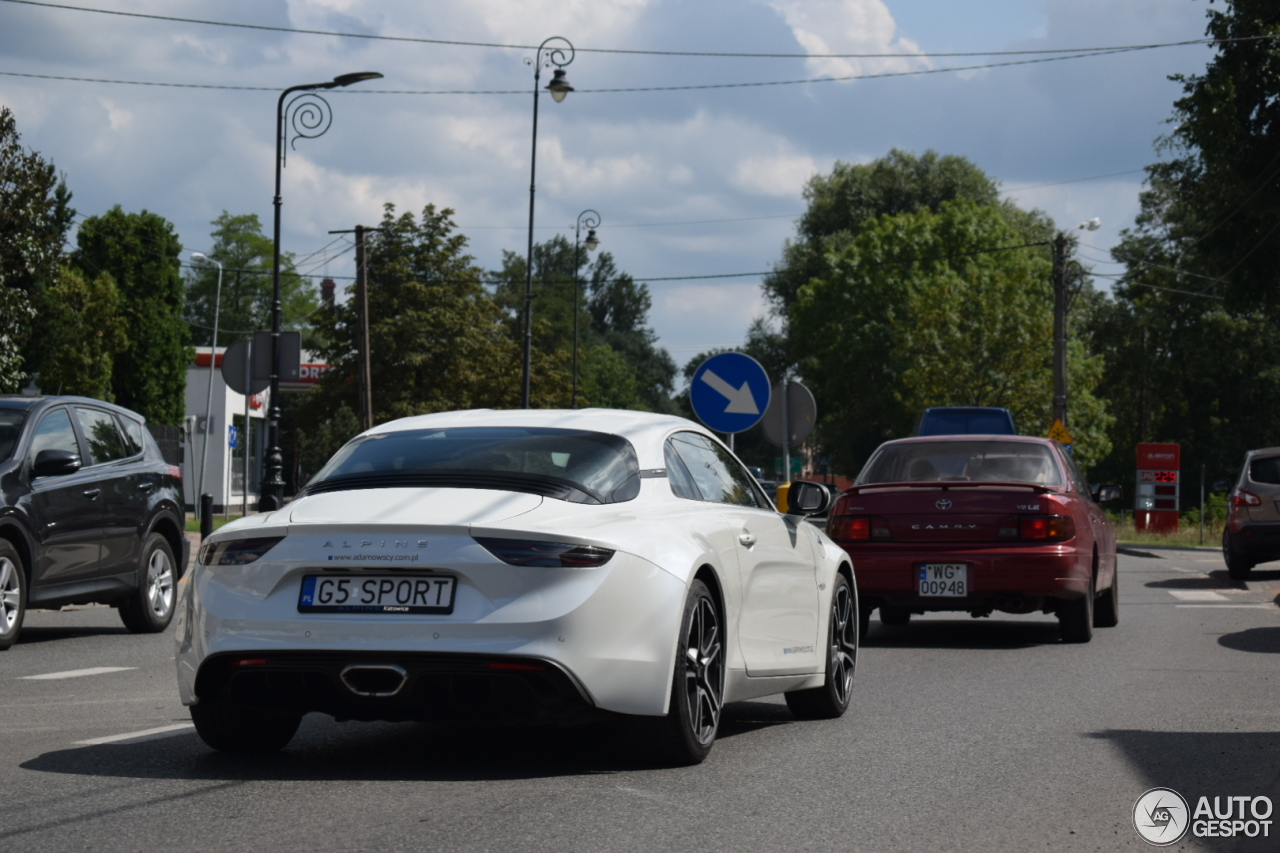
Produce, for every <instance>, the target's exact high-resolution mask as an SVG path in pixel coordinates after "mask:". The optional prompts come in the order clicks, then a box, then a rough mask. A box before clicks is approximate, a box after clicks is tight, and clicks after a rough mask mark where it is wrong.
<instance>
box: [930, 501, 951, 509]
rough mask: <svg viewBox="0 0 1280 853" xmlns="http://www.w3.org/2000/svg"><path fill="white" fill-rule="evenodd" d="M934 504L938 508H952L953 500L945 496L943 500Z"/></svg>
mask: <svg viewBox="0 0 1280 853" xmlns="http://www.w3.org/2000/svg"><path fill="white" fill-rule="evenodd" d="M934 506H936V507H937V508H938V509H951V501H949V500H947V499H946V498H943V499H942V500H940V501H938V502H937V503H936V504H934Z"/></svg>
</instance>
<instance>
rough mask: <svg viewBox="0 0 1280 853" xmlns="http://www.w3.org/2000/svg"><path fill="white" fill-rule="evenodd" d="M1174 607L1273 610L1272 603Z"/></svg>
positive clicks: (1181, 605)
mask: <svg viewBox="0 0 1280 853" xmlns="http://www.w3.org/2000/svg"><path fill="white" fill-rule="evenodd" d="M1174 607H1216V608H1218V609H1219V610H1226V609H1227V608H1230V607H1236V608H1240V607H1243V608H1245V609H1247V610H1275V608H1276V606H1275V605H1274V604H1175V605H1174Z"/></svg>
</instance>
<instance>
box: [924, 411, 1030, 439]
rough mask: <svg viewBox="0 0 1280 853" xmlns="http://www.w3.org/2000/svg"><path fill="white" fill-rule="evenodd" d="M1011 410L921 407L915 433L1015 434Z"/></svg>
mask: <svg viewBox="0 0 1280 853" xmlns="http://www.w3.org/2000/svg"><path fill="white" fill-rule="evenodd" d="M1017 434H1018V431H1017V430H1016V429H1014V427H1013V413H1011V412H1010V411H1009V410H1008V409H998V408H995V407H992V406H937V407H934V408H932V409H925V410H924V417H922V418H920V425H919V426H918V427H916V435H1017Z"/></svg>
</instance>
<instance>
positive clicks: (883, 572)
mask: <svg viewBox="0 0 1280 853" xmlns="http://www.w3.org/2000/svg"><path fill="white" fill-rule="evenodd" d="M1119 497H1120V495H1119V486H1103V487H1101V488H1100V489H1099V490H1098V493H1097V494H1094V493H1092V492H1091V491H1090V488H1089V484H1088V483H1087V482H1085V479H1084V477H1083V476H1082V475H1081V473H1080V469H1079V468H1078V467H1077V466H1076V464H1075V462H1074V461H1072V459H1071V457H1070V456H1069V455H1067V454H1066V453H1065V452H1064V451H1063V449H1062V447H1061V446H1060V445H1059V444H1058V443H1057V442H1055V441H1052V440H1050V439H1046V438H1032V437H1029V436H981V435H958V436H930V437H921V438H905V439H900V440H898V441H889V442H886V443H884V444H882V445H881V446H880V447H879V448H877V450H876V452H875V453H874V454H872V456H871V458H870V459H869V460H868V461H867V464H866V466H865V467H864V468H863V470H862V473H861V474H860V475H859V476H858V479H857V481H856V482H855V484H854V485H853V487H852V488H850V489H849V490H848V491H846V492H845V493H844V494H842V495H841V496H840V498H839V500H838V501H837V502H836V504H835V506H834V507H833V509H832V511H831V515H830V520H829V521H828V523H827V533H828V534H829V535H830V536H831V538H832V539H834V540H835V541H836V542H837V543H839V544H840V545H841V546H843V547H844V549H845V550H846V551H848V552H849V555H850V556H851V557H852V558H853V562H854V567H855V568H856V570H857V579H858V580H857V584H858V598H859V600H860V603H861V608H862V613H861V616H862V619H861V620H860V624H861V625H862V626H864V627H863V631H864V632H865V630H866V628H865V625H866V623H867V617H869V616H870V614H871V611H872V610H874V609H875V608H877V607H878V608H879V609H880V621H881V622H883V623H884V624H886V625H905V624H906V623H907V622H908V621H909V620H910V619H911V614H913V613H924V612H925V611H927V610H950V611H961V612H968V613H970V614H972V615H973V616H974V617H980V616H990V615H991V613H992V612H993V611H997V610H999V611H1002V612H1004V613H1034V612H1036V611H1041V612H1044V613H1052V614H1055V615H1056V616H1057V617H1058V623H1059V628H1060V630H1061V634H1062V639H1063V641H1065V642H1069V643H1087V642H1089V640H1091V639H1092V638H1093V629H1094V628H1095V627H1101V628H1109V627H1112V626H1114V625H1115V624H1116V623H1117V622H1118V621H1119V605H1120V601H1119V590H1118V587H1117V581H1116V535H1115V531H1114V529H1113V528H1112V527H1111V524H1110V522H1108V521H1107V518H1106V516H1105V515H1103V513H1102V511H1101V510H1100V509H1099V508H1098V501H1099V500H1115V499H1118V498H1119Z"/></svg>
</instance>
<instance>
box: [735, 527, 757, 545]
mask: <svg viewBox="0 0 1280 853" xmlns="http://www.w3.org/2000/svg"><path fill="white" fill-rule="evenodd" d="M738 542H739V544H742V545H746V546H747V547H748V548H750V547H751V546H752V545H754V544H756V537H754V536H752V535H751V534H750V533H747V532H745V531H744V532H743V533H741V534H739V536H738Z"/></svg>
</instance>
